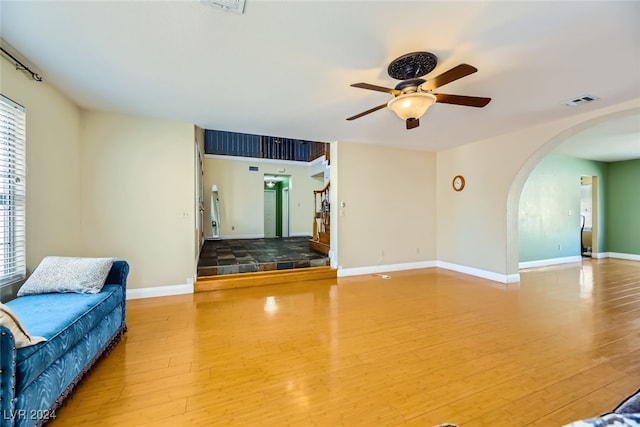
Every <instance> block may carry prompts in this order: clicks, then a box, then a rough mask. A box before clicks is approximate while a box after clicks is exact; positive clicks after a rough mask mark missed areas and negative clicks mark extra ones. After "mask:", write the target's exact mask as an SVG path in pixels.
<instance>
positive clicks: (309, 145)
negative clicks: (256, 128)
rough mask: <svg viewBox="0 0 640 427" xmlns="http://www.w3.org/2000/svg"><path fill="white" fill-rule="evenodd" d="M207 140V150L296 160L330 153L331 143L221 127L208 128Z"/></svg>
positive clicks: (304, 159) (209, 152)
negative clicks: (264, 134) (219, 129)
mask: <svg viewBox="0 0 640 427" xmlns="http://www.w3.org/2000/svg"><path fill="white" fill-rule="evenodd" d="M204 141H205V142H204V145H205V153H206V154H220V155H225V156H239V157H254V158H259V159H273V160H292V161H296V162H310V161H312V160H315V159H317V158H318V157H321V156H322V155H326V156H327V158H328V156H329V144H328V143H326V142H316V141H305V140H300V139H290V138H278V137H274V136H262V135H252V134H247V133H236V132H224V131H218V130H205V134H204Z"/></svg>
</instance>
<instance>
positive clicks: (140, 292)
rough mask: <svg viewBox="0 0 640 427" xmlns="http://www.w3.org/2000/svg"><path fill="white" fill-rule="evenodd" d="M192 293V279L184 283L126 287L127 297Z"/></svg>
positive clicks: (136, 297)
mask: <svg viewBox="0 0 640 427" xmlns="http://www.w3.org/2000/svg"><path fill="white" fill-rule="evenodd" d="M192 293H193V281H192V280H191V283H186V284H184V285H169V286H155V287H152V288H137V289H136V288H134V289H127V299H128V300H130V299H141V298H156V297H168V296H172V295H185V294H192Z"/></svg>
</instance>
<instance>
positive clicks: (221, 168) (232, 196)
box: [204, 156, 324, 238]
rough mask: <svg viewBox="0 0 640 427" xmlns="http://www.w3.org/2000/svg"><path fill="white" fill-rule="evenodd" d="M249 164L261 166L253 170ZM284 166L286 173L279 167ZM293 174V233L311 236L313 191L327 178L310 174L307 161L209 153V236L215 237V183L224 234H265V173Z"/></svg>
mask: <svg viewBox="0 0 640 427" xmlns="http://www.w3.org/2000/svg"><path fill="white" fill-rule="evenodd" d="M249 166H257V167H258V168H259V170H258V171H257V172H253V171H250V170H249ZM282 169H284V172H278V170H282ZM265 174H276V175H290V176H291V184H290V190H289V220H290V234H291V235H292V236H296V235H299V236H302V235H306V236H310V235H311V232H312V226H313V190H319V189H321V188H322V187H323V186H324V184H323V177H322V176H320V177H319V178H314V177H311V176H310V175H309V166H308V165H307V164H293V163H292V162H287V163H283V162H269V161H266V160H260V161H256V160H253V161H252V160H248V159H241V160H235V159H230V158H221V157H217V156H207V157H206V158H205V161H204V190H205V195H204V196H205V197H204V199H205V206H204V207H205V214H204V217H205V228H204V229H205V236H211V235H212V232H211V220H210V219H211V186H212V185H213V184H215V185H217V186H218V195H219V198H220V224H221V227H220V235H221V237H223V238H229V237H258V236H263V235H264V175H265ZM232 227H234V228H235V229H233V230H232Z"/></svg>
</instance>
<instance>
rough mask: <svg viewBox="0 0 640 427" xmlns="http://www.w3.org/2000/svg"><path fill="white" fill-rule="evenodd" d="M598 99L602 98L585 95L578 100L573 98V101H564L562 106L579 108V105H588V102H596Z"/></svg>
mask: <svg viewBox="0 0 640 427" xmlns="http://www.w3.org/2000/svg"><path fill="white" fill-rule="evenodd" d="M596 99H600V98H598V97H597V96H593V95H583V96H580V97H578V98H573V99H569V100H567V101H564V102H563V103H562V104H563V105H566V106H567V107H577V106H578V105H582V104H586V103H588V102H592V101H595V100H596Z"/></svg>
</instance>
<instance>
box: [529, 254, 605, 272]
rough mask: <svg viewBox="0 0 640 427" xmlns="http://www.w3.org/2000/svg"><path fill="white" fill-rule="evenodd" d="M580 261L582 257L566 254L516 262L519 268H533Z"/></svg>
mask: <svg viewBox="0 0 640 427" xmlns="http://www.w3.org/2000/svg"><path fill="white" fill-rule="evenodd" d="M594 258H596V257H594ZM581 261H582V257H581V256H580V255H576V256H567V257H562V258H549V259H539V260H535V261H523V262H521V263H519V264H518V267H519V268H520V269H524V268H534V267H547V266H549V265H557V264H567V263H570V262H581Z"/></svg>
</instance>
